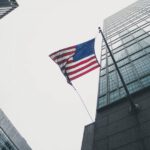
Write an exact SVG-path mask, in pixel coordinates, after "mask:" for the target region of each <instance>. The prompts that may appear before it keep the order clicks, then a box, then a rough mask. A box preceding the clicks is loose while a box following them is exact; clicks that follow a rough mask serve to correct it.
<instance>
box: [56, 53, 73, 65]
mask: <svg viewBox="0 0 150 150" xmlns="http://www.w3.org/2000/svg"><path fill="white" fill-rule="evenodd" d="M73 55H74V54H71V55H67V56H65V57H61V58H59V59H56V60H55V61H57V62H58V63H59V62H61V61H63V60H65V59H68V58H70V57H71V56H73Z"/></svg>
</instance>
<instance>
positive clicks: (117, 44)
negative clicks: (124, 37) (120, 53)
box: [112, 41, 122, 49]
mask: <svg viewBox="0 0 150 150" xmlns="http://www.w3.org/2000/svg"><path fill="white" fill-rule="evenodd" d="M121 44H122V42H121V41H118V42H116V43H114V44H112V48H113V49H115V48H117V47H119V46H120V45H121Z"/></svg>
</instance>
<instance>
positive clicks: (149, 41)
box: [139, 36, 150, 48]
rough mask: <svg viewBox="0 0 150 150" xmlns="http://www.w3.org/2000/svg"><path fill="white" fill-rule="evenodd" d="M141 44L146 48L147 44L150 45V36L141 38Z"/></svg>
mask: <svg viewBox="0 0 150 150" xmlns="http://www.w3.org/2000/svg"><path fill="white" fill-rule="evenodd" d="M139 43H140V45H141V46H142V47H143V48H144V47H146V46H149V45H150V37H149V36H148V37H146V38H145V39H143V40H141V41H140V42H139Z"/></svg>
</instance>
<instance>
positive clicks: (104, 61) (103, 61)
mask: <svg viewBox="0 0 150 150" xmlns="http://www.w3.org/2000/svg"><path fill="white" fill-rule="evenodd" d="M101 66H102V68H105V67H106V59H103V60H102V61H101Z"/></svg>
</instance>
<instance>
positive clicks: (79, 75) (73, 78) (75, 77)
mask: <svg viewBox="0 0 150 150" xmlns="http://www.w3.org/2000/svg"><path fill="white" fill-rule="evenodd" d="M98 67H99V64H97V66H95V67H93V68H90V69H89V70H86V71H85V72H82V73H81V74H78V75H77V76H74V77H69V79H70V81H72V80H75V79H77V78H79V77H81V76H83V75H85V74H87V73H88V72H90V71H92V70H94V69H96V68H98Z"/></svg>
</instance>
